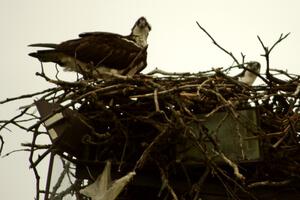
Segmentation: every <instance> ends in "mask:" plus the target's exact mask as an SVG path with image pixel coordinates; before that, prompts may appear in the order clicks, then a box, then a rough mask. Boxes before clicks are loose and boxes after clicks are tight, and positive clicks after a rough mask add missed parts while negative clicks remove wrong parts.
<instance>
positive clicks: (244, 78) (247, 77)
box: [235, 61, 260, 85]
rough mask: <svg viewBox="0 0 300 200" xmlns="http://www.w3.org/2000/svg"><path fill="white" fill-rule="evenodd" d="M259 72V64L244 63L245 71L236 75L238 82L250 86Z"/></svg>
mask: <svg viewBox="0 0 300 200" xmlns="http://www.w3.org/2000/svg"><path fill="white" fill-rule="evenodd" d="M247 69H250V70H251V71H250V70H247ZM252 72H255V73H256V74H255V73H252ZM259 72H260V64H259V62H255V61H253V62H248V63H245V69H244V71H242V72H241V73H240V74H238V75H236V76H235V78H237V79H238V80H239V81H241V82H243V83H246V84H247V85H252V84H253V83H254V81H255V79H256V77H257V74H259Z"/></svg>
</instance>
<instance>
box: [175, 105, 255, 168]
mask: <svg viewBox="0 0 300 200" xmlns="http://www.w3.org/2000/svg"><path fill="white" fill-rule="evenodd" d="M237 114H238V117H237V118H235V117H234V116H233V115H232V114H230V113H228V112H218V113H215V114H213V115H212V116H210V117H209V118H208V119H207V120H206V121H205V122H203V123H202V125H204V126H205V127H206V128H207V129H208V135H210V136H211V137H212V138H213V139H214V140H215V141H216V143H217V146H218V148H219V149H220V150H221V152H223V153H224V154H225V155H226V156H227V157H228V158H229V159H231V160H234V161H236V162H245V161H255V160H259V159H260V144H259V140H258V137H253V136H254V133H255V131H256V130H257V127H258V119H257V112H256V110H255V109H250V110H241V111H238V112H237ZM199 117H200V118H201V116H199ZM202 118H203V117H202ZM198 125H199V124H195V125H194V126H193V128H192V129H193V134H194V136H195V137H196V138H197V140H198V141H199V143H201V144H204V145H202V146H204V147H205V148H204V150H205V153H206V155H208V156H210V157H212V158H214V159H216V160H217V161H221V159H220V157H219V156H217V153H216V152H217V151H216V149H215V147H214V145H213V144H212V142H211V141H210V140H209V139H208V138H207V137H206V136H205V134H203V132H202V133H201V132H200V131H199V128H197V127H199V126H198ZM177 152H178V154H177V158H178V159H179V160H182V161H184V162H185V163H195V162H196V163H197V162H201V161H203V158H204V155H203V149H202V150H200V148H199V146H198V145H197V143H196V142H195V141H193V140H189V141H188V142H186V143H185V144H180V145H178V147H177Z"/></svg>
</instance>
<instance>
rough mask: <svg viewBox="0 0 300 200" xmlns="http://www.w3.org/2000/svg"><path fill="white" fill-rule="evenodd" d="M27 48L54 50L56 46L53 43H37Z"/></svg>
mask: <svg viewBox="0 0 300 200" xmlns="http://www.w3.org/2000/svg"><path fill="white" fill-rule="evenodd" d="M28 46H29V47H47V48H53V49H55V48H56V47H57V46H58V45H57V44H53V43H37V44H30V45H28Z"/></svg>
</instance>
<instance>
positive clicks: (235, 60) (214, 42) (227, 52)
mask: <svg viewBox="0 0 300 200" xmlns="http://www.w3.org/2000/svg"><path fill="white" fill-rule="evenodd" d="M196 23H197V25H198V26H199V28H200V29H201V30H202V31H203V32H204V33H205V34H206V35H207V36H208V37H209V38H210V39H211V40H212V42H213V44H214V45H216V46H217V47H218V48H219V49H221V50H222V51H224V52H225V53H226V54H228V55H229V56H230V57H231V58H232V59H233V60H234V62H235V63H236V64H238V65H239V64H240V63H239V61H238V60H237V59H236V58H235V57H234V55H233V54H232V53H231V52H229V51H227V50H226V49H224V48H223V47H221V46H220V45H219V44H218V43H217V42H216V41H215V39H214V38H213V37H212V36H211V35H210V34H209V33H208V32H207V31H206V30H205V29H204V28H203V27H202V26H201V25H200V24H199V23H198V22H197V21H196Z"/></svg>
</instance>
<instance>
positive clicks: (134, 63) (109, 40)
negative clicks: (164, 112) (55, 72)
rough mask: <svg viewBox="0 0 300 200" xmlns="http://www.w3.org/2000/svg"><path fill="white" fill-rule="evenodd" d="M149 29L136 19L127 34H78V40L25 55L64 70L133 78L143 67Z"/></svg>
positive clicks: (145, 59) (147, 24)
mask: <svg viewBox="0 0 300 200" xmlns="http://www.w3.org/2000/svg"><path fill="white" fill-rule="evenodd" d="M150 30H151V26H150V24H149V23H148V22H147V20H146V18H144V17H140V18H139V19H138V20H137V21H136V23H135V24H134V26H133V28H132V29H131V33H130V35H127V36H122V35H119V34H115V33H108V32H87V33H81V34H80V35H79V38H78V39H73V40H68V41H65V42H62V43H60V44H49V43H39V44H31V45H29V46H31V47H46V48H50V49H46V50H38V51H36V52H33V53H30V54H29V55H30V56H32V57H35V58H37V59H39V60H40V61H41V62H53V63H56V64H59V65H60V66H62V67H65V69H66V70H67V71H75V72H78V73H81V74H86V73H91V72H92V74H93V76H97V77H98V76H99V77H101V73H103V72H104V73H105V72H109V73H113V74H119V75H128V76H133V75H134V74H136V73H139V72H140V71H142V70H143V69H144V68H145V67H146V66H147V47H148V44H147V38H148V34H149V32H150Z"/></svg>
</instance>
